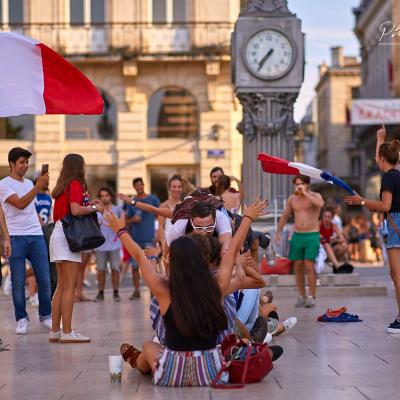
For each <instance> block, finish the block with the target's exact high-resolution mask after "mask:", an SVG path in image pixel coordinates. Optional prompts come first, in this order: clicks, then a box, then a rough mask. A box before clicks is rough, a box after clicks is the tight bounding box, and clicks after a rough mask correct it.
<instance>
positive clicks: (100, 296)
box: [95, 292, 104, 301]
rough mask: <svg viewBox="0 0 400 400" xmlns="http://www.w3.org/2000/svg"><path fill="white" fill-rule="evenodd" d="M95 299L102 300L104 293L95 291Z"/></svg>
mask: <svg viewBox="0 0 400 400" xmlns="http://www.w3.org/2000/svg"><path fill="white" fill-rule="evenodd" d="M95 300H96V301H104V293H103V292H99V293H97V296H96V299H95Z"/></svg>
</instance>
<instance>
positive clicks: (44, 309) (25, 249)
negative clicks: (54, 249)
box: [9, 235, 51, 321]
mask: <svg viewBox="0 0 400 400" xmlns="http://www.w3.org/2000/svg"><path fill="white" fill-rule="evenodd" d="M10 239H11V257H10V259H9V262H10V270H11V282H12V296H13V302H14V308H15V318H16V320H17V321H18V320H20V319H21V318H28V314H27V312H26V301H25V272H26V267H25V265H26V260H27V259H28V260H29V261H30V263H31V264H32V269H33V272H34V274H35V278H36V283H37V286H38V294H39V319H40V321H44V320H46V319H48V318H50V317H51V299H50V298H51V288H50V269H49V260H48V253H47V246H46V241H45V239H44V236H39V235H37V236H36V235H26V236H25V235H24V236H11V237H10ZM28 319H29V318H28Z"/></svg>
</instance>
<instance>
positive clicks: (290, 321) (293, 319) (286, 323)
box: [283, 317, 297, 332]
mask: <svg viewBox="0 0 400 400" xmlns="http://www.w3.org/2000/svg"><path fill="white" fill-rule="evenodd" d="M296 324H297V318H296V317H290V318H288V319H287V320H285V321H283V326H284V327H285V332H287V331H290V330H291V329H293V328H294V327H295V326H296Z"/></svg>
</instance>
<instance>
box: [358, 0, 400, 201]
mask: <svg viewBox="0 0 400 400" xmlns="http://www.w3.org/2000/svg"><path fill="white" fill-rule="evenodd" d="M353 12H354V16H355V26H354V32H355V34H356V36H357V39H358V41H359V42H360V55H361V78H362V82H361V86H360V89H359V92H358V93H357V97H358V98H360V99H368V98H370V99H387V98H395V97H400V32H399V27H400V1H399V0H361V1H360V5H359V6H358V7H357V8H355V9H354V10H353ZM384 29H385V31H386V33H389V34H386V35H382V33H383V30H384ZM377 128H378V126H355V127H354V132H355V135H354V147H355V148H356V149H357V151H358V153H359V157H360V159H361V171H362V180H361V183H362V187H363V188H365V191H366V192H368V193H369V194H370V196H371V195H374V196H376V195H379V181H380V178H379V172H378V170H377V166H376V164H375V160H374V154H375V143H376V130H377ZM386 128H387V130H388V133H389V138H394V137H400V127H399V126H398V125H387V126H386Z"/></svg>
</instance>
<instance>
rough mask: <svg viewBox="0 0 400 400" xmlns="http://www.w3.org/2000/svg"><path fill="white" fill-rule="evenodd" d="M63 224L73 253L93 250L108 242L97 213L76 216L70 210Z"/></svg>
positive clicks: (62, 221)
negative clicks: (102, 231)
mask: <svg viewBox="0 0 400 400" xmlns="http://www.w3.org/2000/svg"><path fill="white" fill-rule="evenodd" d="M68 199H69V190H68ZM70 207H71V206H70ZM61 223H62V227H63V230H64V234H65V237H66V238H67V242H68V247H69V249H70V250H71V251H72V252H73V253H77V252H81V251H86V250H93V249H95V248H97V247H99V246H101V245H102V244H103V243H104V242H105V241H106V240H105V238H104V236H103V234H102V233H101V230H100V224H99V221H98V220H97V213H94V212H93V213H90V214H86V215H79V216H74V215H72V214H71V208H70V212H69V213H68V214H67V215H66V216H65V218H63V219H62V220H61Z"/></svg>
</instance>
